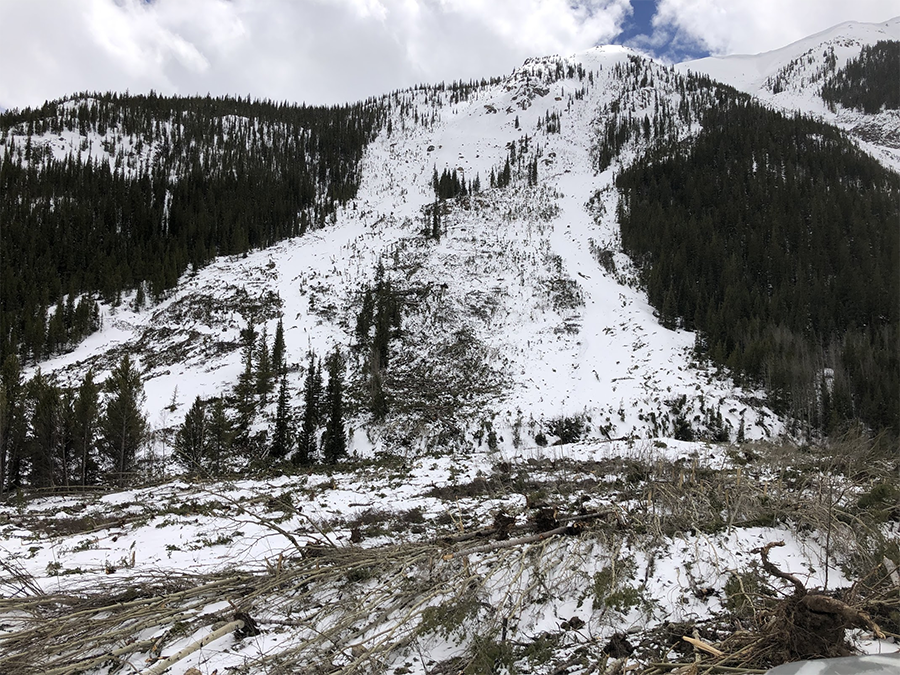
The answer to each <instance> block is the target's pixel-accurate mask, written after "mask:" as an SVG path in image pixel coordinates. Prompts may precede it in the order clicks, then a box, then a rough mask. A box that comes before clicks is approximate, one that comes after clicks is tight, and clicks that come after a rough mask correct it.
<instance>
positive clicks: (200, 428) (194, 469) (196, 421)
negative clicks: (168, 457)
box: [174, 396, 209, 473]
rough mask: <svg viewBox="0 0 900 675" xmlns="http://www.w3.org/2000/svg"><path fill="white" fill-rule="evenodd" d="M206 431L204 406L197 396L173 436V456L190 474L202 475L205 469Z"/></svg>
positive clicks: (207, 428)
mask: <svg viewBox="0 0 900 675" xmlns="http://www.w3.org/2000/svg"><path fill="white" fill-rule="evenodd" d="M208 431H209V423H208V418H207V415H206V404H205V403H204V402H203V399H201V398H200V397H199V396H198V397H197V398H195V399H194V403H193V405H191V409H190V410H188V412H187V414H186V415H185V416H184V422H183V423H182V425H181V427H179V429H178V431H177V433H176V434H175V445H174V451H175V456H176V457H177V458H178V461H179V462H181V463H182V464H183V465H184V466H185V468H187V470H188V471H189V472H191V473H202V472H203V470H204V468H205V464H206V462H205V459H206V448H207V443H208V440H209V439H208V438H207V434H208Z"/></svg>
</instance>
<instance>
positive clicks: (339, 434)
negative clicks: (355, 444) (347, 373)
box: [322, 347, 347, 464]
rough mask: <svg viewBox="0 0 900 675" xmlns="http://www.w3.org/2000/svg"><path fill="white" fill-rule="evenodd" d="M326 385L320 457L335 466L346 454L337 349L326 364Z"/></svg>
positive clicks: (341, 366)
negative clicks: (323, 430) (323, 428)
mask: <svg viewBox="0 0 900 675" xmlns="http://www.w3.org/2000/svg"><path fill="white" fill-rule="evenodd" d="M326 368H327V370H328V384H327V385H326V388H325V400H324V408H325V415H326V417H325V432H324V434H323V435H322V457H323V458H324V460H325V463H326V464H336V463H337V462H338V460H339V459H340V458H341V457H343V456H344V455H345V454H347V432H346V430H345V429H344V356H343V355H342V354H341V350H340V349H338V348H337V347H335V348H334V351H333V352H331V354H329V355H328V360H327V362H326Z"/></svg>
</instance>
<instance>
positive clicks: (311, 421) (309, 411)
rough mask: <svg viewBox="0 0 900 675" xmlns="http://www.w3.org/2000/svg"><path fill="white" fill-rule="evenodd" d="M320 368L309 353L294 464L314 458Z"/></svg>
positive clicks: (317, 423) (318, 408)
mask: <svg viewBox="0 0 900 675" xmlns="http://www.w3.org/2000/svg"><path fill="white" fill-rule="evenodd" d="M321 398H322V366H321V364H318V363H317V362H316V354H315V352H313V351H310V353H309V364H308V366H307V369H306V379H305V380H304V382H303V420H302V422H301V425H300V432H299V433H298V434H297V452H296V453H295V454H294V463H295V464H309V463H311V462H312V461H313V460H314V459H315V456H316V432H317V431H318V429H319V424H320V421H321V411H320V408H321Z"/></svg>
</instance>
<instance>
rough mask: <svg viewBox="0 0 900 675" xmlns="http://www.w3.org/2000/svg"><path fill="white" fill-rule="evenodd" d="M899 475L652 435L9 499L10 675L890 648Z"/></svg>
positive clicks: (652, 667)
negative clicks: (640, 438) (890, 478)
mask: <svg viewBox="0 0 900 675" xmlns="http://www.w3.org/2000/svg"><path fill="white" fill-rule="evenodd" d="M895 465H896V459H895V458H894V457H892V453H891V451H890V450H887V449H885V448H879V446H878V445H877V444H872V443H870V442H863V441H860V440H858V439H852V438H850V439H844V440H843V441H842V442H840V443H837V444H835V445H833V446H832V447H830V448H810V447H805V448H796V447H787V446H784V445H779V444H772V443H763V442H757V443H752V444H745V445H743V446H716V445H708V444H703V443H687V442H678V441H672V440H669V439H665V440H659V439H657V440H643V441H635V442H632V443H629V442H624V441H622V442H609V443H587V444H574V445H568V446H551V447H544V448H540V447H534V448H528V449H524V448H523V449H521V450H519V451H517V452H515V453H505V452H488V453H478V454H475V455H470V456H466V457H462V456H433V457H432V456H423V457H418V458H415V459H412V458H407V459H403V458H400V457H396V456H392V457H382V458H379V457H375V458H373V459H368V460H359V461H358V462H356V463H352V462H351V463H348V464H346V465H341V466H340V467H337V468H333V469H332V470H325V469H322V468H320V469H317V470H314V471H312V472H304V473H298V474H295V475H280V476H267V477H266V476H261V477H258V478H256V479H249V478H241V479H239V480H235V481H233V482H229V481H219V482H205V481H200V480H198V481H197V482H187V481H178V482H169V483H164V484H159V485H151V486H146V487H142V488H138V489H131V490H127V491H119V492H88V493H77V494H53V495H50V494H46V493H44V494H16V495H11V496H10V497H9V499H7V501H6V502H5V503H4V504H3V506H2V510H0V519H2V520H0V522H2V529H0V537H2V540H0V541H2V549H0V555H2V557H0V565H2V570H3V573H2V576H0V584H2V586H0V592H2V599H0V653H2V654H3V655H4V660H3V664H4V665H3V666H2V670H3V672H7V673H20V674H22V675H28V674H29V673H45V674H53V675H64V674H69V673H72V674H74V673H98V674H99V673H114V672H140V673H147V674H149V673H162V672H171V673H179V674H180V673H191V675H196V673H203V674H210V673H219V674H222V673H297V672H301V673H397V674H398V675H399V674H401V673H432V674H437V673H494V672H496V673H548V674H549V673H556V674H560V673H571V674H573V675H574V674H575V673H613V672H626V671H627V672H638V673H647V674H649V673H668V672H698V673H699V672H732V673H735V672H738V673H753V672H763V671H764V669H765V668H767V667H769V666H771V665H774V664H778V663H782V662H785V661H791V660H796V659H799V658H806V657H815V656H837V655H844V654H850V653H856V652H859V651H863V652H868V653H889V652H894V651H896V650H897V646H896V644H895V640H896V639H898V635H897V634H898V633H900V621H898V619H900V600H898V588H900V583H898V582H900V579H898V576H897V571H896V565H897V562H898V560H900V551H898V544H897V541H898V534H897V533H898V522H897V521H898V516H900V514H898V507H897V497H898V489H897V483H896V481H893V482H892V481H887V480H885V477H887V476H895V475H896V466H895ZM170 666H171V668H169V667H170ZM167 669H168V670H167ZM676 669H682V670H676Z"/></svg>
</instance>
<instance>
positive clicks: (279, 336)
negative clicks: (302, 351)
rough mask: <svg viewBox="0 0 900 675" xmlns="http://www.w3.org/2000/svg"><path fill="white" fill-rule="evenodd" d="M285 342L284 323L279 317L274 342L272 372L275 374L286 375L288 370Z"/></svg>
mask: <svg viewBox="0 0 900 675" xmlns="http://www.w3.org/2000/svg"><path fill="white" fill-rule="evenodd" d="M285 349H286V347H285V344H284V323H283V322H282V320H281V319H278V326H277V327H276V328H275V342H274V343H273V344H272V372H273V373H274V374H275V375H279V376H280V375H284V374H285V373H286V372H287V357H286V354H285Z"/></svg>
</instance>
